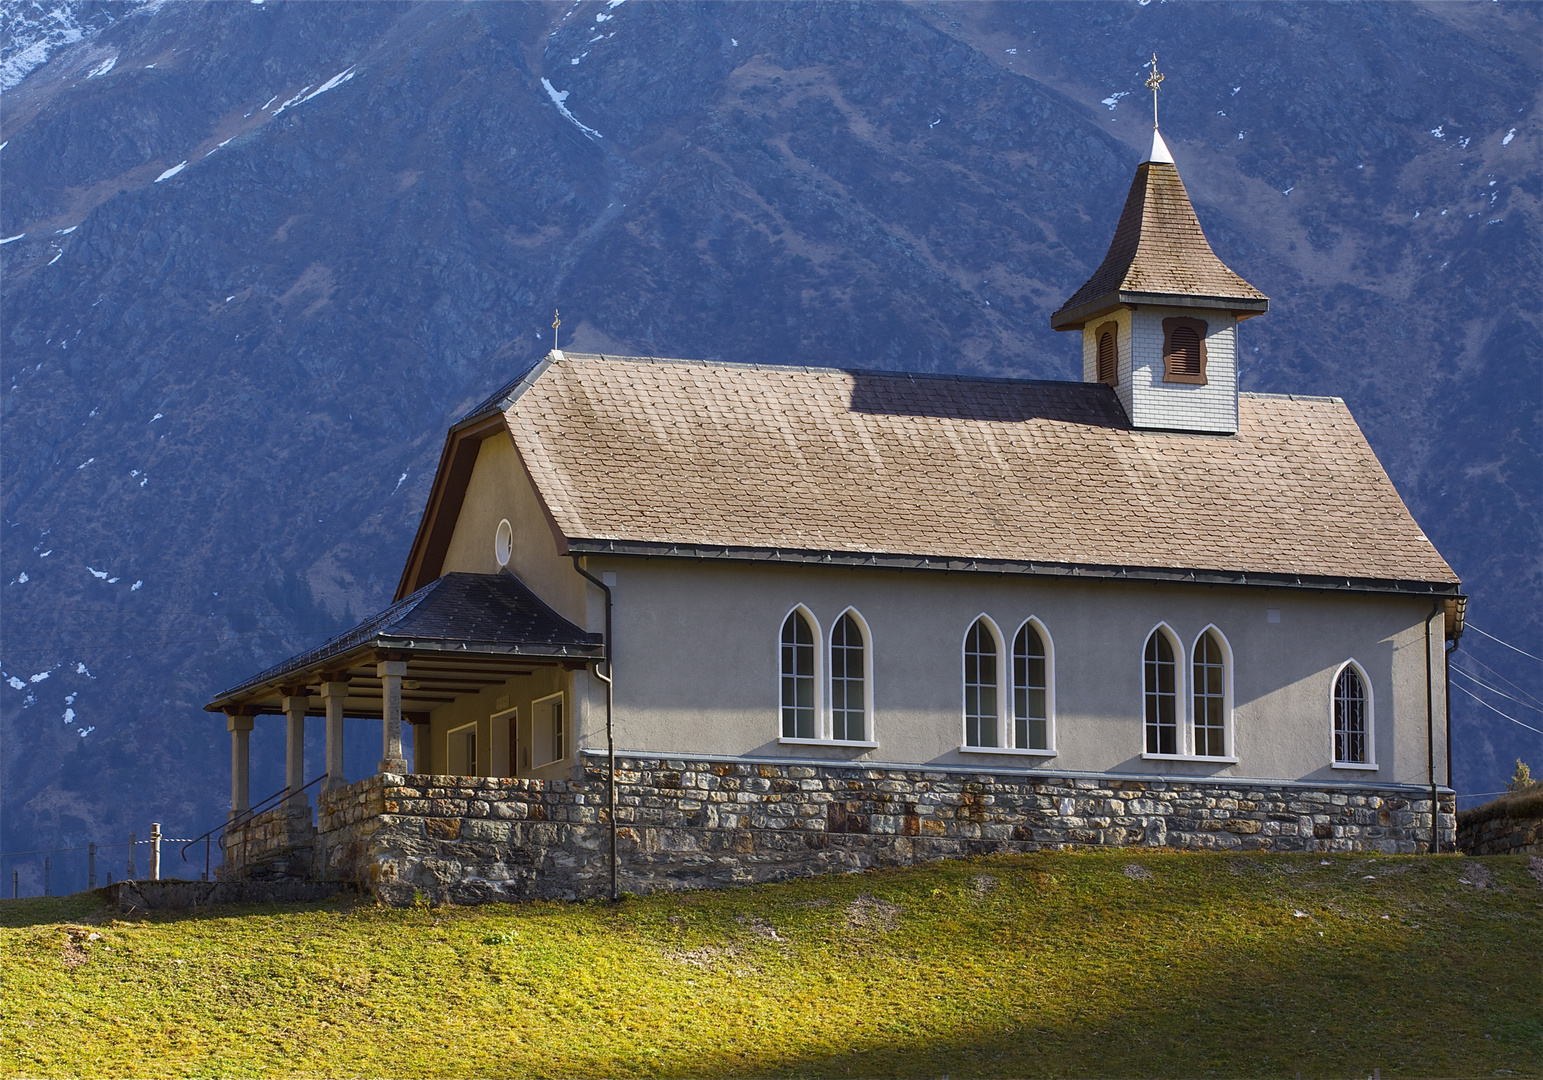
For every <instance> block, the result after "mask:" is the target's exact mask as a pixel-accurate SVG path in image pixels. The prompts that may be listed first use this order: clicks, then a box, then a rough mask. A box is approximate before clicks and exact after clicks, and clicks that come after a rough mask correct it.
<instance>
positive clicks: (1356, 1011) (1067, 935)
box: [0, 851, 1543, 1078]
mask: <svg viewBox="0 0 1543 1080" xmlns="http://www.w3.org/2000/svg"><path fill="white" fill-rule="evenodd" d="M1322 859H1327V863H1328V865H1321V861H1322ZM1475 866H1478V867H1479V868H1478V869H1477V870H1475V869H1473V868H1474V867H1475ZM1538 872H1539V873H1543V870H1539V871H1538ZM1143 874H1145V875H1150V876H1142V875H1143ZM1368 875H1369V876H1368ZM1464 878H1466V879H1467V883H1465V882H1464V881H1463V880H1461V879H1464ZM1481 886H1482V887H1481ZM1297 912H1301V913H1302V914H1301V915H1297V914H1296V913H1297ZM0 925H3V926H4V927H5V928H6V929H5V930H4V932H3V934H0V960H3V963H4V968H3V988H0V989H3V994H0V996H3V1004H4V1017H3V1044H0V1074H3V1075H4V1076H6V1077H13V1076H167V1077H171V1076H308V1077H309V1076H488V1075H502V1076H681V1077H688V1076H689V1077H695V1076H784V1075H786V1076H805V1075H808V1076H942V1075H945V1074H946V1075H949V1076H953V1077H961V1076H986V1075H989V1076H1002V1075H1009V1076H1013V1075H1016V1076H1185V1077H1202V1076H1285V1077H1291V1076H1294V1075H1296V1074H1297V1073H1300V1074H1301V1075H1302V1076H1303V1077H1319V1076H1341V1077H1346V1076H1369V1075H1371V1072H1372V1070H1373V1069H1374V1068H1378V1069H1381V1071H1382V1075H1383V1076H1384V1077H1389V1078H1391V1077H1398V1076H1492V1075H1497V1074H1499V1075H1525V1076H1540V1075H1543V963H1540V957H1543V881H1539V880H1537V879H1535V877H1534V876H1533V874H1532V873H1531V872H1530V870H1529V864H1528V860H1527V859H1526V858H1522V857H1514V858H1513V857H1507V858H1490V859H1484V860H1482V862H1480V861H1478V860H1472V859H1463V858H1460V857H1437V858H1431V857H1371V856H1345V855H1340V856H1332V857H1320V856H1306V855H1303V856H1294V855H1290V856H1288V855H1273V856H1262V855H1230V854H1178V853H1172V852H1136V851H1124V852H1085V853H1083V852H1079V853H1072V852H1060V853H1043V854H1038V855H1026V856H1010V857H1000V858H989V859H979V860H970V861H965V862H956V863H947V864H941V865H935V866H931V867H927V868H922V869H913V870H904V871H893V872H885V873H872V874H861V875H851V876H845V877H836V878H823V879H815V880H807V881H798V882H791V883H786V884H781V885H771V886H762V887H757V888H750V889H742V890H732V891H725V892H715V893H693V894H685V895H673V896H655V897H649V898H644V899H629V900H625V901H623V902H622V903H620V904H616V905H611V904H598V903H589V904H531V905H522V906H508V907H483V908H434V909H430V908H417V909H412V910H405V911H404V910H387V909H382V908H378V907H375V906H373V905H371V904H366V903H360V902H357V901H352V902H350V901H347V900H334V901H332V902H328V903H325V904H310V905H277V906H269V907H245V908H220V909H208V910H205V911H200V912H196V913H186V914H154V915H149V916H145V917H140V918H122V917H115V916H113V915H111V914H110V913H108V912H106V911H104V910H101V909H100V908H97V907H94V906H93V902H92V901H91V899H90V898H89V897H87V898H66V899H62V900H31V901H6V902H3V903H0ZM89 933H97V934H100V935H101V936H100V938H99V939H97V940H95V941H92V940H89ZM1501 1070H1509V1073H1507V1072H1502V1071H1501Z"/></svg>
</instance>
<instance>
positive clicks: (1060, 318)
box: [1050, 289, 1270, 330]
mask: <svg viewBox="0 0 1543 1080" xmlns="http://www.w3.org/2000/svg"><path fill="white" fill-rule="evenodd" d="M1140 304H1155V305H1158V306H1160V307H1182V308H1221V309H1223V310H1225V311H1228V312H1231V313H1232V314H1233V315H1234V316H1236V317H1237V318H1239V319H1246V318H1249V317H1251V316H1254V315H1263V314H1264V313H1265V312H1266V311H1269V310H1270V299H1269V297H1267V296H1259V297H1245V296H1194V295H1190V294H1187V293H1164V292H1135V291H1132V290H1128V289H1119V290H1116V291H1114V292H1107V293H1105V294H1104V295H1102V296H1097V297H1094V298H1093V299H1092V300H1087V301H1084V302H1083V303H1081V304H1078V305H1077V306H1076V307H1066V308H1062V309H1061V310H1060V311H1057V312H1056V313H1055V314H1054V315H1051V316H1050V326H1051V329H1053V330H1081V329H1082V328H1083V327H1084V326H1086V325H1087V324H1088V323H1090V322H1092V321H1093V320H1094V319H1096V318H1098V317H1099V316H1100V315H1107V314H1108V313H1109V312H1111V311H1115V310H1117V309H1119V308H1122V307H1136V306H1138V305H1140Z"/></svg>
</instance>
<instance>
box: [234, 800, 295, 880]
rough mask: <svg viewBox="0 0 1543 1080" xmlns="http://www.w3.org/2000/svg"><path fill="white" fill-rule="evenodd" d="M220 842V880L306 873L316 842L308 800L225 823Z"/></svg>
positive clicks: (292, 875)
mask: <svg viewBox="0 0 1543 1080" xmlns="http://www.w3.org/2000/svg"><path fill="white" fill-rule="evenodd" d="M220 844H221V846H222V847H223V848H224V849H225V860H224V864H223V865H222V866H221V867H220V878H221V879H222V880H236V879H238V878H263V877H296V878H303V877H309V876H310V874H311V870H312V862H313V858H312V857H313V854H314V849H315V846H316V827H315V826H314V825H312V824H311V805H310V802H309V801H307V802H305V803H304V804H303V805H302V806H298V807H289V806H276V807H274V808H273V809H272V810H265V811H264V812H262V813H261V814H258V815H256V816H254V817H252V818H249V819H248V820H247V821H245V822H244V823H242V824H241V825H237V826H235V827H229V826H227V827H226V829H225V834H224V836H223V837H222V839H221V841H220Z"/></svg>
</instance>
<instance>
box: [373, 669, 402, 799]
mask: <svg viewBox="0 0 1543 1080" xmlns="http://www.w3.org/2000/svg"><path fill="white" fill-rule="evenodd" d="M375 673H376V675H378V676H379V677H380V683H381V686H380V702H381V720H382V721H383V723H382V724H381V744H382V745H381V759H380V771H381V772H383V773H397V774H401V773H405V772H406V771H407V759H406V758H404V757H403V756H402V676H403V675H406V674H407V661H405V660H382V661H380V663H378V664H376V665H375Z"/></svg>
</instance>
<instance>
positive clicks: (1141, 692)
mask: <svg viewBox="0 0 1543 1080" xmlns="http://www.w3.org/2000/svg"><path fill="white" fill-rule="evenodd" d="M1207 630H1212V631H1215V633H1216V636H1217V639H1218V640H1220V641H1221V643H1222V648H1223V654H1224V657H1225V661H1226V668H1225V675H1226V678H1225V679H1224V680H1223V682H1224V685H1225V687H1226V694H1227V697H1226V699H1225V704H1224V707H1223V711H1224V712H1225V713H1226V717H1227V727H1226V734H1225V738H1226V740H1227V754H1226V756H1225V757H1209V756H1202V755H1200V754H1196V753H1195V752H1194V751H1195V698H1194V689H1193V686H1194V672H1193V671H1192V670H1191V664H1193V662H1194V659H1193V657H1194V653H1193V650H1186V649H1185V648H1184V639H1183V638H1181V637H1179V634H1178V631H1176V630H1175V629H1174V628H1173V627H1172V626H1171V625H1169V623H1168V622H1167V620H1163V621H1161V622H1159V623H1157V624H1156V625H1155V626H1153V627H1152V629H1150V630H1148V631H1147V632H1146V633H1145V634H1144V635H1142V638H1141V649H1140V651H1139V652H1138V653H1137V665H1138V666H1137V670H1138V671H1139V672H1140V673H1141V674H1140V677H1139V678H1138V679H1137V680H1136V683H1137V686H1136V689H1137V696H1136V704H1137V711H1136V715H1137V716H1138V717H1140V719H1141V741H1140V742H1139V744H1138V745H1139V746H1140V747H1141V758H1142V760H1143V761H1193V762H1198V763H1200V764H1202V765H1236V764H1237V763H1238V758H1237V752H1236V747H1235V744H1234V743H1233V741H1232V734H1233V733H1232V643H1231V642H1229V641H1228V640H1227V636H1226V635H1225V634H1223V633H1222V632H1221V631H1220V630H1219V629H1217V627H1216V624H1215V623H1207V624H1206V628H1205V630H1202V631H1201V632H1200V633H1201V634H1203V633H1205V632H1206V631H1207ZM1155 633H1162V634H1164V635H1165V636H1166V637H1167V638H1168V644H1169V645H1170V646H1171V647H1172V648H1173V664H1174V673H1173V690H1174V693H1175V694H1176V695H1178V700H1177V701H1176V702H1175V703H1174V704H1175V708H1174V722H1175V723H1176V724H1177V725H1178V731H1177V733H1176V735H1177V739H1176V741H1177V743H1178V750H1179V752H1178V753H1176V754H1152V753H1148V752H1147V749H1146V745H1147V668H1146V663H1147V642H1148V641H1150V640H1152V635H1153V634H1155ZM1199 640H1200V634H1196V635H1195V641H1196V642H1199Z"/></svg>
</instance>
